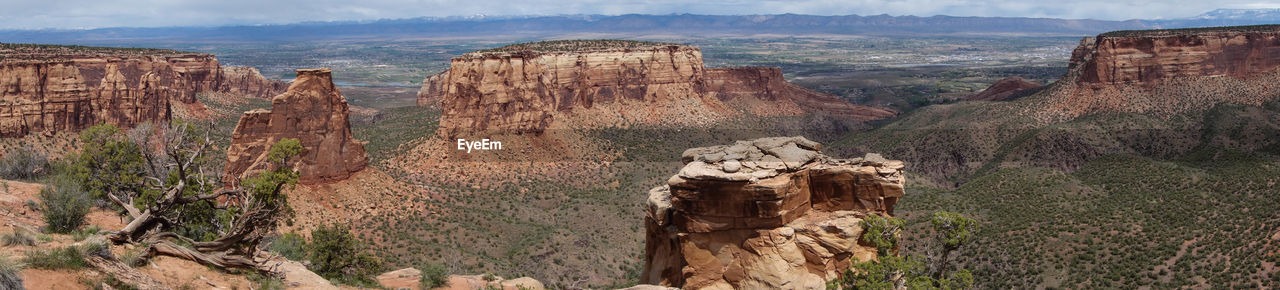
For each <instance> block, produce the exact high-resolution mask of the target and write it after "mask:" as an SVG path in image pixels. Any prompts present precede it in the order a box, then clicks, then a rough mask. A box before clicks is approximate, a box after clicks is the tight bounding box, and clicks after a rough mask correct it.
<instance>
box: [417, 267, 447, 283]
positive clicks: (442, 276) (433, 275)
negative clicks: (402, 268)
mask: <svg viewBox="0 0 1280 290" xmlns="http://www.w3.org/2000/svg"><path fill="white" fill-rule="evenodd" d="M419 268H421V271H422V279H420V280H419V281H418V284H419V285H421V286H422V288H424V289H431V288H436V287H443V286H448V285H449V271H448V270H447V269H445V267H444V265H441V264H436V263H427V264H426V265H423V266H421V267H419Z"/></svg>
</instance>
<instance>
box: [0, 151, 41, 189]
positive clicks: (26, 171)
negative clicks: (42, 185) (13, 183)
mask: <svg viewBox="0 0 1280 290" xmlns="http://www.w3.org/2000/svg"><path fill="white" fill-rule="evenodd" d="M51 169H52V168H51V166H50V164H49V155H47V154H44V153H40V152H37V151H36V150H35V148H32V147H31V146H30V145H27V146H22V147H19V148H18V149H16V150H13V151H11V152H8V153H7V154H5V155H4V157H3V158H0V178H3V179H12V180H34V179H37V178H40V177H44V176H45V175H48V174H49V172H50V170H51Z"/></svg>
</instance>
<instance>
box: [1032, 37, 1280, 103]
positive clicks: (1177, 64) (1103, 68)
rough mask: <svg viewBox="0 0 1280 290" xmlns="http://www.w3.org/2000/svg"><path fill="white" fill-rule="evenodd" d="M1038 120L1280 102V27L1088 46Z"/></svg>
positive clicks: (1091, 41)
mask: <svg viewBox="0 0 1280 290" xmlns="http://www.w3.org/2000/svg"><path fill="white" fill-rule="evenodd" d="M1071 55H1072V58H1071V62H1070V65H1069V69H1068V72H1067V75H1066V76H1064V77H1063V78H1062V79H1061V80H1059V81H1058V82H1056V83H1055V84H1054V85H1052V86H1050V87H1048V88H1046V89H1045V90H1044V92H1045V93H1043V95H1046V96H1047V97H1046V98H1044V99H1043V101H1044V102H1045V104H1043V105H1042V106H1037V109H1035V110H1037V112H1034V114H1035V116H1034V117H1035V118H1036V119H1039V120H1040V121H1044V122H1057V121H1063V120H1068V119H1072V118H1076V117H1079V116H1082V115H1087V114H1095V113H1111V112H1127V113H1147V114H1158V115H1163V116H1173V115H1177V114H1182V113H1186V112H1196V111H1203V110H1206V109H1209V108H1213V107H1214V106H1216V105H1218V104H1222V103H1234V104H1249V105H1261V104H1262V103H1264V102H1266V101H1268V100H1273V99H1276V98H1280V87H1277V86H1275V83H1276V82H1277V81H1280V70H1278V69H1277V68H1278V67H1280V26H1250V27H1222V28H1204V29H1191V30H1151V31H1122V32H1113V33H1107V34H1102V35H1099V36H1098V37H1096V38H1085V39H1083V40H1081V41H1080V45H1079V46H1078V47H1076V49H1075V50H1074V51H1073V52H1072V54H1071Z"/></svg>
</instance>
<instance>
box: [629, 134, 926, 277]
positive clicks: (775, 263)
mask: <svg viewBox="0 0 1280 290" xmlns="http://www.w3.org/2000/svg"><path fill="white" fill-rule="evenodd" d="M820 149H821V145H820V144H818V143H816V142H813V141H809V140H808V139H805V138H803V137H775V138H763V139H757V140H751V141H738V142H737V143H736V144H733V145H722V146H713V147H705V148H694V149H689V150H688V151H685V152H684V154H683V157H682V159H683V161H684V162H685V167H684V168H683V169H681V170H680V173H679V174H676V175H675V176H672V177H671V179H670V180H669V181H668V182H667V185H664V186H659V187H656V188H654V189H653V190H651V191H650V192H649V199H648V210H647V212H646V215H645V228H646V231H647V234H646V235H647V237H646V241H645V242H646V246H645V269H644V272H642V273H641V275H642V276H641V283H646V284H657V285H664V286H675V287H683V288H687V289H701V288H708V287H712V288H719V289H725V288H735V289H821V288H824V284H825V282H826V281H827V280H830V279H834V278H836V277H837V276H838V275H840V273H841V272H843V270H844V269H848V267H849V266H850V265H852V263H855V262H857V261H864V260H868V259H872V258H875V253H876V251H875V248H874V247H872V246H870V245H864V244H861V242H860V240H861V235H862V228H861V226H860V225H859V222H860V221H861V219H862V218H863V217H865V216H866V215H868V214H879V215H891V214H892V213H893V206H894V204H895V203H897V201H898V198H900V197H902V195H903V194H904V190H903V188H904V185H905V179H904V177H903V173H902V168H903V163H902V162H901V161H893V160H885V159H884V158H882V157H880V156H879V155H875V154H868V155H867V156H866V157H865V158H855V159H832V158H829V157H827V156H825V155H822V154H821V153H819V150H820Z"/></svg>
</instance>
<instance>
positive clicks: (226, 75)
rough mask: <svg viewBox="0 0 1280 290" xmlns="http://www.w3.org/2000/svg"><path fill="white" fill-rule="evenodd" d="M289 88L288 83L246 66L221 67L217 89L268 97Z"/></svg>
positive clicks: (244, 94)
mask: <svg viewBox="0 0 1280 290" xmlns="http://www.w3.org/2000/svg"><path fill="white" fill-rule="evenodd" d="M288 88H289V83H286V82H282V81H278V80H273V79H268V78H266V77H264V76H262V73H260V72H258V69H256V68H252V67H247V66H224V67H222V82H221V83H220V84H219V85H218V91H219V92H224V93H229V94H233V95H239V96H252V97H255V98H261V99H269V98H271V97H272V96H275V95H279V94H280V93H283V92H284V91H285V90H286V89H288Z"/></svg>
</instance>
